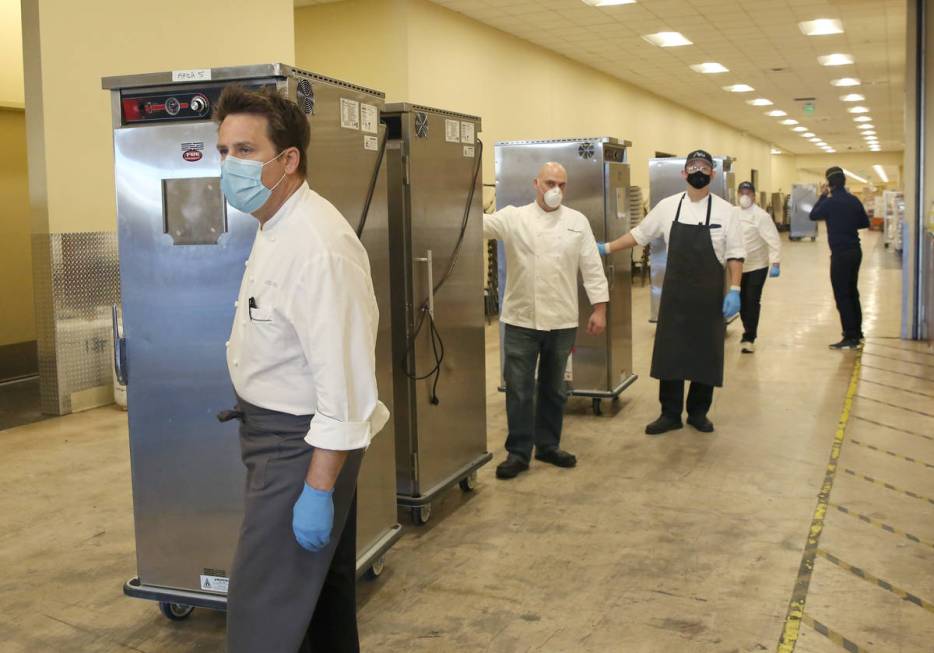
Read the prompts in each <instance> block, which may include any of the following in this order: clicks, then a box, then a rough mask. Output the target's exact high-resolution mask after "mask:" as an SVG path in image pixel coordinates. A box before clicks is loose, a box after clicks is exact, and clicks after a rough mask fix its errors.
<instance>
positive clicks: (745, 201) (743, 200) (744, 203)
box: [739, 195, 752, 209]
mask: <svg viewBox="0 0 934 653" xmlns="http://www.w3.org/2000/svg"><path fill="white" fill-rule="evenodd" d="M739 205H740V206H741V207H743V208H744V209H748V208H749V207H750V206H752V198H751V197H749V195H740V197H739Z"/></svg>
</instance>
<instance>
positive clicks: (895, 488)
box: [843, 469, 934, 505]
mask: <svg viewBox="0 0 934 653" xmlns="http://www.w3.org/2000/svg"><path fill="white" fill-rule="evenodd" d="M843 471H844V472H846V473H847V474H849V475H850V476H855V477H856V478H861V479H863V480H864V481H868V482H870V483H873V484H875V485H879V486H881V487H884V488H885V489H886V490H891V491H892V492H898V493H899V494H904V495H905V496H909V497H911V498H912V499H917V500H918V501H926V502H928V503H930V504H931V505H934V499H932V498H930V497H926V496H924V495H923V494H918V493H917V492H912V491H911V490H906V489H904V488H900V487H898V486H896V485H892V484H891V483H886V482H885V481H880V480H879V479H877V478H874V477H872V476H869V475H868V474H862V473H860V472H857V471H855V470H852V469H844V470H843Z"/></svg>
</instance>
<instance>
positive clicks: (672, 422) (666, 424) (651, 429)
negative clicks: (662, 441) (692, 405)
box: [645, 414, 684, 435]
mask: <svg viewBox="0 0 934 653" xmlns="http://www.w3.org/2000/svg"><path fill="white" fill-rule="evenodd" d="M683 428H684V424H682V423H681V418H680V417H669V416H668V415H664V414H663V415H662V416H661V417H659V418H658V419H657V420H655V421H654V422H652V423H651V424H649V425H648V426H646V427H645V432H646V433H647V434H648V435H661V434H662V433H668V431H677V430H678V429H683Z"/></svg>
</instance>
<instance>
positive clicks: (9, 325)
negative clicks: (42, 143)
mask: <svg viewBox="0 0 934 653" xmlns="http://www.w3.org/2000/svg"><path fill="white" fill-rule="evenodd" d="M0 143H3V156H0V198H3V201H2V207H3V208H2V212H0V296H2V297H3V309H2V315H3V318H2V319H0V346H3V345H10V344H13V343H17V342H27V341H30V340H35V339H36V324H35V317H34V315H35V313H34V311H33V302H32V257H31V252H32V246H31V233H30V227H29V189H28V182H27V180H26V119H25V116H24V114H23V112H22V111H19V110H13V109H0Z"/></svg>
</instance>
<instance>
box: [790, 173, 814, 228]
mask: <svg viewBox="0 0 934 653" xmlns="http://www.w3.org/2000/svg"><path fill="white" fill-rule="evenodd" d="M817 196H818V190H817V184H794V185H792V187H791V195H790V196H789V198H788V209H789V211H790V213H791V216H790V219H789V223H790V228H789V233H788V237H789V238H790V239H791V240H801V239H802V238H810V239H811V240H815V239H816V238H817V222H815V221H814V220H811V209H813V208H814V205H815V204H816V203H817Z"/></svg>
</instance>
